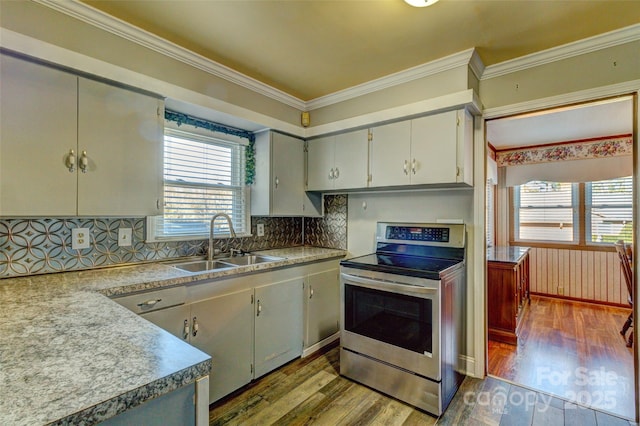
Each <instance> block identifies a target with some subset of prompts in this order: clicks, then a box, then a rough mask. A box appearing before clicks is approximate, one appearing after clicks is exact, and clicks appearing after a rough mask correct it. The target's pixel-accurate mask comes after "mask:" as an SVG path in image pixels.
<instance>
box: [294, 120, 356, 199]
mask: <svg viewBox="0 0 640 426" xmlns="http://www.w3.org/2000/svg"><path fill="white" fill-rule="evenodd" d="M368 135H369V132H368V130H366V129H364V130H357V131H353V132H347V133H341V134H339V135H335V136H327V137H323V138H319V139H313V140H310V141H308V142H307V190H308V191H332V190H340V189H353V188H365V187H366V186H367V179H368V167H367V163H368V158H369V157H368V144H369V142H368V137H369V136H368Z"/></svg>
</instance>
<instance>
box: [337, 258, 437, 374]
mask: <svg viewBox="0 0 640 426" xmlns="http://www.w3.org/2000/svg"><path fill="white" fill-rule="evenodd" d="M340 276H341V279H340V291H341V320H342V321H341V330H340V331H341V335H340V339H341V345H342V347H343V348H344V349H347V350H350V351H352V352H357V353H359V354H362V355H365V356H367V357H370V358H373V359H377V360H379V361H382V362H384V363H387V364H391V365H394V366H397V367H400V368H402V369H405V370H409V371H410V372H413V373H416V374H419V375H421V376H424V377H427V378H429V379H431V380H435V381H440V380H441V365H440V331H441V330H440V281H437V280H427V279H422V278H414V277H405V276H402V275H398V274H385V273H380V272H373V271H365V270H359V269H352V268H343V269H342V272H341V274H340Z"/></svg>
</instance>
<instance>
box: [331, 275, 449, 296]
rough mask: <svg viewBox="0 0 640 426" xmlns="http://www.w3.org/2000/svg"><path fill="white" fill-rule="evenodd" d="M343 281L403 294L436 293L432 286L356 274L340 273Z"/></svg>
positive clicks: (436, 290)
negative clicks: (373, 278)
mask: <svg viewBox="0 0 640 426" xmlns="http://www.w3.org/2000/svg"><path fill="white" fill-rule="evenodd" d="M341 275H342V277H343V279H344V281H345V283H347V284H351V283H353V284H357V285H358V286H360V287H366V288H371V289H374V290H382V291H394V292H396V293H403V294H437V292H438V289H437V288H432V287H422V286H417V285H409V284H400V283H394V282H390V281H377V280H372V279H370V278H364V277H360V276H357V275H351V274H345V273H342V274H341Z"/></svg>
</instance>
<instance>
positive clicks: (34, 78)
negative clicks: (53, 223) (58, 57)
mask: <svg viewBox="0 0 640 426" xmlns="http://www.w3.org/2000/svg"><path fill="white" fill-rule="evenodd" d="M0 79H1V80H2V96H0V111H1V113H0V216H75V215H76V189H77V188H76V185H77V176H78V175H77V173H76V171H75V163H74V169H72V170H71V171H70V170H69V167H68V166H67V165H66V164H65V162H66V160H67V159H68V155H69V153H70V151H71V150H73V151H74V154H76V155H77V152H76V151H77V146H76V145H77V128H78V126H77V119H78V114H77V84H78V81H77V80H78V79H77V77H76V76H74V75H72V74H68V73H65V72H62V71H58V70H55V69H52V68H48V67H45V66H42V65H38V64H34V63H31V62H27V61H23V60H20V59H16V58H13V57H11V56H7V55H0Z"/></svg>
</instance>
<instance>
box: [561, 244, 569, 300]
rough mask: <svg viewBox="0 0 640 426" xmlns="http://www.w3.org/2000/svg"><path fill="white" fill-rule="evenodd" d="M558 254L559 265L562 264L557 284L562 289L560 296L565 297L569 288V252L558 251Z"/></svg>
mask: <svg viewBox="0 0 640 426" xmlns="http://www.w3.org/2000/svg"><path fill="white" fill-rule="evenodd" d="M558 252H559V256H560V263H561V264H562V269H561V271H560V277H559V279H558V281H559V283H558V284H559V285H561V286H562V288H563V292H562V295H563V296H566V295H568V294H569V293H570V288H571V251H570V250H558Z"/></svg>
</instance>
